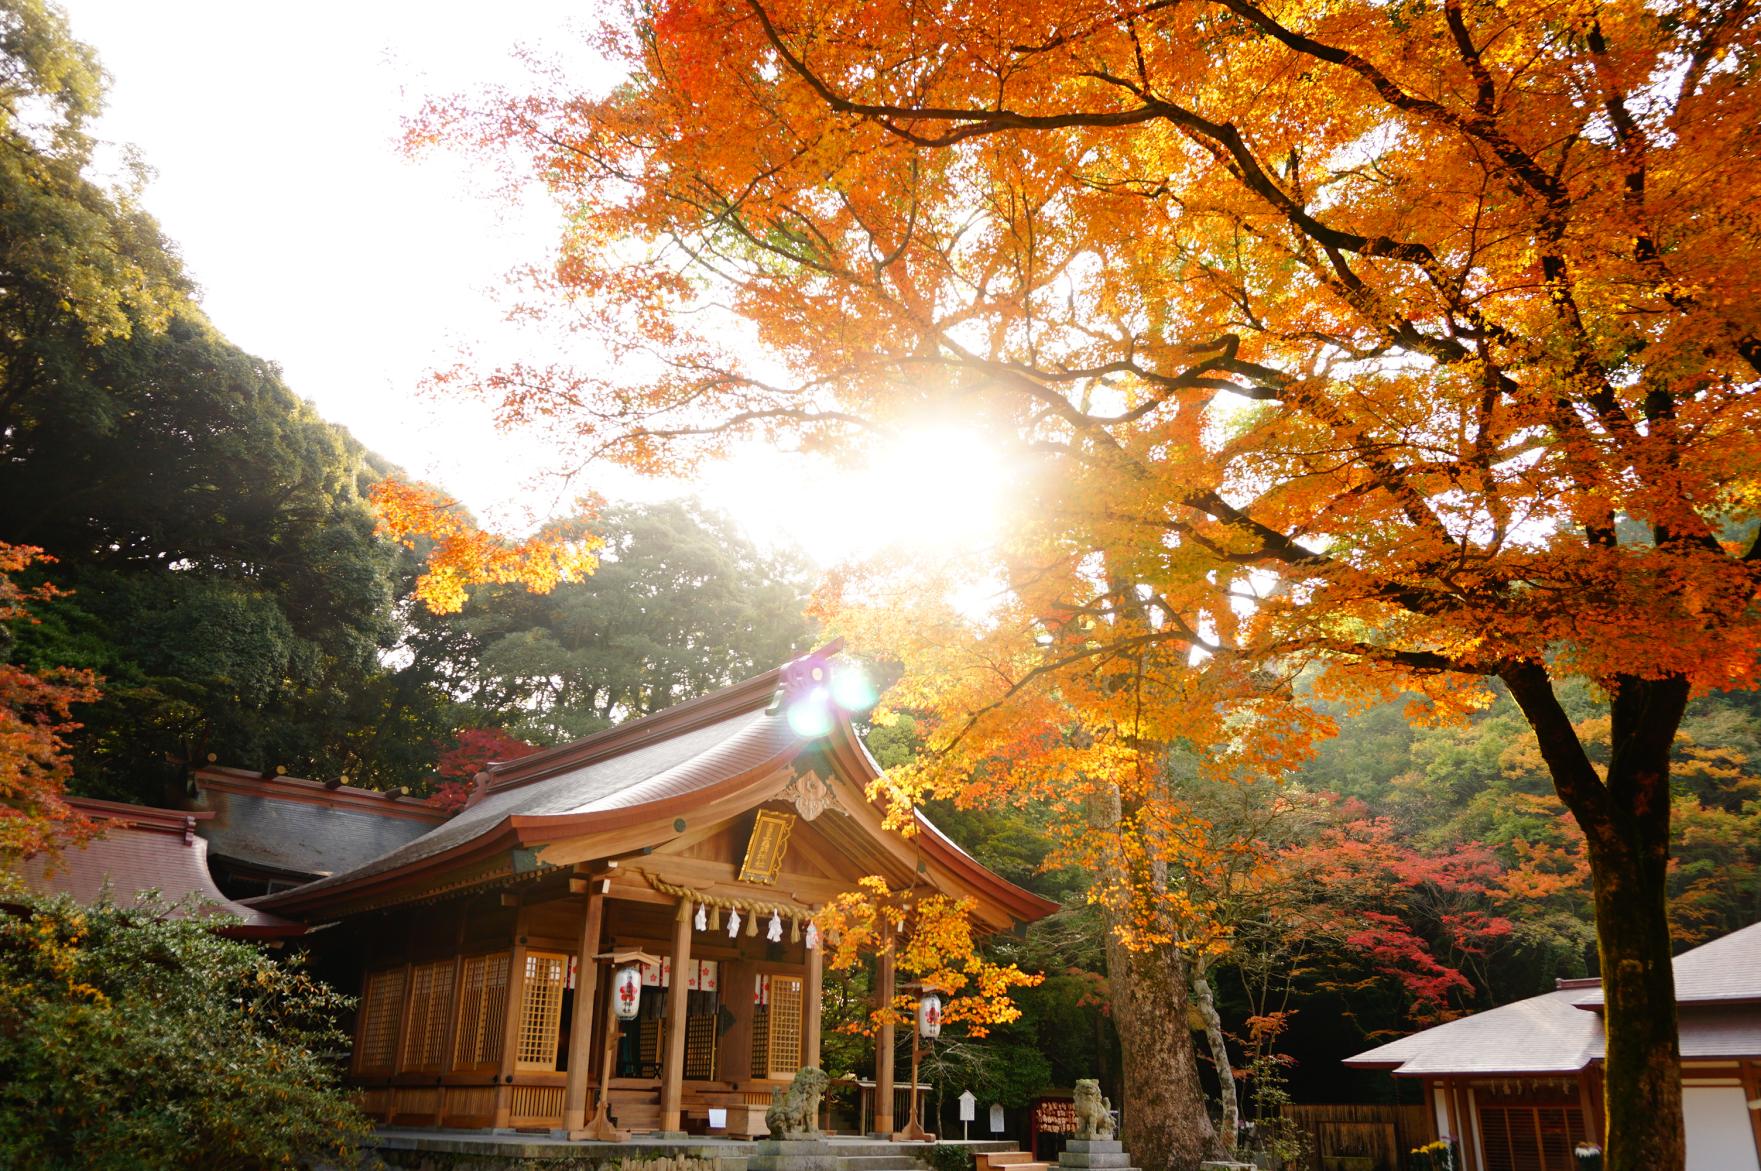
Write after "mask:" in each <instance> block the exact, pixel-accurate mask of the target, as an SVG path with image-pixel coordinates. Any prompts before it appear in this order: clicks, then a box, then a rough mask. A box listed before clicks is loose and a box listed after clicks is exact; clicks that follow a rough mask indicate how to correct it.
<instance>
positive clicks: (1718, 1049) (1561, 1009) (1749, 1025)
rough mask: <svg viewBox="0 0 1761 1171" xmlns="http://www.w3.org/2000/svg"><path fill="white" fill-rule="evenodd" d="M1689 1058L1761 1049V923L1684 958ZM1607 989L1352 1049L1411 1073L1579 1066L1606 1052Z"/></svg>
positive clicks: (1683, 1034) (1571, 993)
mask: <svg viewBox="0 0 1761 1171" xmlns="http://www.w3.org/2000/svg"><path fill="white" fill-rule="evenodd" d="M1675 978H1676V992H1677V999H1678V1001H1679V1002H1680V1003H1681V1004H1682V1006H1683V1007H1682V1008H1681V1010H1680V1026H1679V1033H1680V1038H1681V1051H1682V1056H1683V1057H1684V1058H1712V1057H1761V924H1757V925H1755V926H1750V927H1745V928H1743V929H1742V930H1740V931H1734V932H1732V933H1731V934H1729V935H1726V936H1724V937H1723V938H1721V939H1715V940H1713V941H1712V942H1711V943H1707V944H1703V945H1701V946H1700V947H1697V948H1694V949H1692V950H1691V951H1685V952H1683V953H1682V954H1681V955H1679V956H1677V957H1676V958H1675ZM1602 1003H1603V1001H1602V990H1601V989H1600V988H1598V987H1591V988H1586V987H1584V986H1583V985H1582V984H1581V983H1579V984H1576V985H1574V986H1571V987H1566V988H1558V989H1555V990H1554V991H1552V992H1547V993H1543V994H1542V995H1540V996H1532V997H1530V998H1529V999H1527V1000H1519V1001H1517V1002H1516V1003H1515V1004H1506V1005H1504V1006H1502V1007H1500V1008H1494V1009H1488V1010H1487V1011H1485V1012H1479V1013H1475V1014H1474V1015H1472V1016H1466V1017H1462V1018H1461V1019H1459V1020H1453V1021H1449V1022H1448V1023H1446V1024H1441V1025H1438V1026H1436V1027H1435V1028H1430V1029H1426V1030H1424V1031H1423V1032H1420V1033H1414V1034H1413V1035H1412V1036H1410V1037H1402V1038H1401V1039H1400V1040H1398V1041H1393V1042H1390V1043H1389V1044H1387V1045H1383V1046H1381V1047H1379V1048H1376V1049H1371V1050H1369V1051H1367V1052H1364V1053H1359V1054H1357V1055H1356V1056H1355V1057H1349V1058H1347V1059H1346V1061H1345V1064H1347V1065H1351V1066H1358V1067H1364V1068H1389V1069H1392V1070H1393V1071H1394V1072H1395V1073H1398V1074H1401V1075H1402V1076H1407V1077H1444V1076H1463V1075H1473V1074H1482V1075H1491V1074H1508V1075H1544V1074H1564V1073H1576V1072H1577V1071H1578V1070H1581V1069H1583V1068H1584V1067H1585V1066H1586V1065H1588V1064H1590V1063H1591V1062H1593V1061H1600V1060H1601V1059H1602V1056H1603V1033H1602V1027H1603V1019H1602V1013H1601V1011H1600V1009H1601V1007H1602Z"/></svg>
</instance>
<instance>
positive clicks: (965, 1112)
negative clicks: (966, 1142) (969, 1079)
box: [960, 1090, 978, 1122]
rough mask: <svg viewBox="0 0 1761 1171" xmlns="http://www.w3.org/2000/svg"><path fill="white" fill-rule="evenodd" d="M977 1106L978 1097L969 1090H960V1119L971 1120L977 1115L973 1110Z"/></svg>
mask: <svg viewBox="0 0 1761 1171" xmlns="http://www.w3.org/2000/svg"><path fill="white" fill-rule="evenodd" d="M977 1106H978V1097H977V1095H975V1094H974V1093H973V1092H972V1091H971V1090H962V1091H960V1121H961V1122H971V1121H972V1120H973V1119H974V1118H977V1117H978V1115H977V1114H975V1113H974V1112H973V1111H974V1109H975V1108H976V1107H977Z"/></svg>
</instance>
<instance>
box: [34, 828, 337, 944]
mask: <svg viewBox="0 0 1761 1171" xmlns="http://www.w3.org/2000/svg"><path fill="white" fill-rule="evenodd" d="M68 804H69V805H71V806H73V807H74V808H75V809H76V810H78V811H79V812H80V813H81V814H82V815H84V816H85V817H87V818H89V819H91V820H92V821H95V822H97V823H98V824H99V826H100V829H101V831H102V832H101V834H100V836H98V837H95V838H93V839H92V840H91V841H89V842H87V843H85V844H84V845H81V846H69V847H67V848H66V849H64V850H62V851H61V852H60V854H58V855H54V856H50V855H46V854H38V855H34V856H33V857H30V858H27V859H25V860H24V861H23V862H22V863H21V864H20V866H19V870H20V873H21V874H22V875H23V877H24V880H25V884H26V885H27V886H29V887H30V888H31V889H33V890H36V891H40V892H42V893H45V894H68V895H72V896H73V897H74V898H76V899H78V900H79V901H80V902H82V903H90V902H95V901H97V899H98V898H99V897H100V895H102V894H103V893H104V892H105V891H108V892H109V894H110V897H111V898H112V899H113V900H114V901H115V902H116V903H117V904H119V905H122V906H132V905H137V904H138V903H139V902H140V901H141V895H142V894H143V893H144V892H146V891H150V890H154V891H158V892H159V893H160V894H161V895H163V896H164V897H165V899H166V901H167V902H170V903H173V904H181V906H180V908H179V910H178V912H177V913H178V914H184V913H189V912H190V911H193V913H195V914H202V915H217V914H227V915H234V916H237V917H238V918H239V919H240V920H242V922H239V923H236V924H230V925H227V926H225V927H222V928H221V933H222V934H225V935H234V936H239V937H244V938H263V937H276V936H287V935H299V934H302V933H303V932H304V931H305V930H306V928H305V927H304V926H303V925H302V924H299V923H295V922H293V921H291V920H288V919H283V918H281V917H279V916H277V915H273V914H270V913H268V912H265V911H260V910H257V909H256V908H253V907H247V906H245V905H244V904H243V903H235V902H233V901H232V900H231V899H228V898H227V897H226V896H225V895H224V894H222V893H220V888H219V887H217V886H215V885H214V879H213V877H212V876H211V875H210V874H209V873H208V843H206V842H204V841H203V840H202V839H201V838H200V837H197V836H196V824H197V821H198V819H199V818H201V817H203V816H205V815H204V814H200V813H185V812H181V811H178V810H172V809H150V808H148V807H146V806H144V805H123V804H119V803H116V802H113V801H93V800H88V799H86V798H69V799H68ZM186 899H187V900H190V902H189V903H185V902H184V900H186Z"/></svg>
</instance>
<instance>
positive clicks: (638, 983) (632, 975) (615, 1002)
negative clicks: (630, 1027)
mask: <svg viewBox="0 0 1761 1171" xmlns="http://www.w3.org/2000/svg"><path fill="white" fill-rule="evenodd" d="M641 1007H642V965H641V964H625V965H624V966H623V967H621V968H619V969H618V970H617V974H616V975H614V976H613V977H612V978H611V1010H612V1013H613V1014H614V1015H616V1017H617V1018H618V1019H619V1020H620V1021H629V1020H635V1019H636V1013H637V1011H638V1010H639V1009H640V1008H641Z"/></svg>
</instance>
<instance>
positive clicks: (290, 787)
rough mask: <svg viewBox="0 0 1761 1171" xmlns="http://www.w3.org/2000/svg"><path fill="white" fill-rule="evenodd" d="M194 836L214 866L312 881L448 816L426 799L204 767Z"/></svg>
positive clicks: (402, 842) (405, 840) (387, 850)
mask: <svg viewBox="0 0 1761 1171" xmlns="http://www.w3.org/2000/svg"><path fill="white" fill-rule="evenodd" d="M195 783H196V793H197V797H196V800H195V802H194V807H195V808H196V809H197V810H202V811H206V812H207V813H209V814H211V816H208V817H205V818H203V820H202V822H201V824H200V825H199V826H198V827H197V830H196V832H197V833H199V834H200V835H201V836H202V837H203V838H205V839H207V842H208V848H209V849H210V850H211V851H212V852H213V854H214V857H215V859H216V860H217V861H219V860H225V861H227V862H233V863H238V864H241V865H243V866H246V867H250V868H252V869H254V870H261V871H265V872H268V873H272V874H279V875H285V876H287V877H289V878H293V879H297V880H310V879H313V878H319V877H322V876H324V875H329V874H338V873H341V872H342V871H345V870H353V869H355V868H356V867H358V866H364V865H366V864H367V863H369V862H371V861H373V860H374V859H376V858H380V857H383V856H384V855H386V854H388V853H390V852H391V851H393V850H396V849H397V848H398V847H400V846H403V845H406V844H408V843H409V842H411V841H414V840H415V839H416V838H419V837H421V836H422V835H423V834H425V833H427V832H428V831H429V830H431V829H433V828H434V827H435V826H437V825H439V824H440V823H441V822H443V821H445V820H446V818H447V814H446V812H445V811H444V810H441V809H438V808H436V807H435V806H433V805H431V804H429V803H428V802H427V801H421V800H410V799H408V798H400V797H398V796H396V795H395V794H388V793H382V792H378V791H375V790H372V789H356V788H351V787H350V786H348V785H326V784H324V783H323V782H321V781H310V780H306V779H304V778H301V777H280V776H265V775H263V774H262V773H254V772H248V771H246V770H244V769H233V768H215V767H208V768H202V769H197V770H196V773H195Z"/></svg>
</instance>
